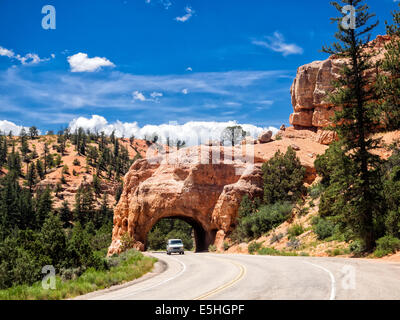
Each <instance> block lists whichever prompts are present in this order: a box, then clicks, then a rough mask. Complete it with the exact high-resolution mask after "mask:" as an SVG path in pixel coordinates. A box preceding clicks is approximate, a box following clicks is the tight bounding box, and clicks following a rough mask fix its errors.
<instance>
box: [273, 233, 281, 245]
mask: <svg viewBox="0 0 400 320" xmlns="http://www.w3.org/2000/svg"><path fill="white" fill-rule="evenodd" d="M283 237H284V235H283V233H278V234H276V233H274V234H273V235H272V237H271V241H270V244H274V243H275V242H279V241H281V240H282V238H283Z"/></svg>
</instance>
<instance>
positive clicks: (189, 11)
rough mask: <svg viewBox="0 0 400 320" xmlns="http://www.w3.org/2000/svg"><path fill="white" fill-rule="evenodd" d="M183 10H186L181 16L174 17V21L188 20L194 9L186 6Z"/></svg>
mask: <svg viewBox="0 0 400 320" xmlns="http://www.w3.org/2000/svg"><path fill="white" fill-rule="evenodd" d="M185 12H186V14H185V15H183V16H182V17H176V18H175V20H176V21H179V22H186V21H188V20H189V19H190V18H191V17H192V16H193V14H194V13H195V11H194V10H193V9H192V8H191V7H186V8H185Z"/></svg>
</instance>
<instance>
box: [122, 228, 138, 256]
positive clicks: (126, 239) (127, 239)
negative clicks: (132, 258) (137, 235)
mask: <svg viewBox="0 0 400 320" xmlns="http://www.w3.org/2000/svg"><path fill="white" fill-rule="evenodd" d="M134 245H135V240H134V239H133V238H132V237H131V236H130V235H129V233H128V232H125V233H124V234H123V235H122V237H121V251H122V252H124V251H127V250H129V249H132V248H133V246H134Z"/></svg>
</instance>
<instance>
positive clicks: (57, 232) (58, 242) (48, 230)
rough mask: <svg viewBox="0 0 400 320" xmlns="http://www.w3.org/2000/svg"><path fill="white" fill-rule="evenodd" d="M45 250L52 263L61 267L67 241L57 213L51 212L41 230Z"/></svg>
mask: <svg viewBox="0 0 400 320" xmlns="http://www.w3.org/2000/svg"><path fill="white" fill-rule="evenodd" d="M40 237H41V242H42V247H43V252H44V253H45V254H46V256H48V257H50V259H51V263H52V264H53V265H54V266H55V267H56V268H60V267H61V266H63V264H64V260H65V257H66V249H67V241H66V236H65V233H64V230H63V227H62V224H61V221H60V218H59V217H58V216H57V215H55V214H50V215H49V216H48V217H47V218H46V220H45V221H44V223H43V226H42V228H41V230H40Z"/></svg>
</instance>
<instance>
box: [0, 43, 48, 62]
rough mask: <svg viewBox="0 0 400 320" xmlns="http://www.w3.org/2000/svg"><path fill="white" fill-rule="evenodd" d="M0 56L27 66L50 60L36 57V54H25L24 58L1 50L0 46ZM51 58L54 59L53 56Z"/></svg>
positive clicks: (4, 49)
mask: <svg viewBox="0 0 400 320" xmlns="http://www.w3.org/2000/svg"><path fill="white" fill-rule="evenodd" d="M0 56H3V57H8V58H10V59H16V60H18V61H19V62H21V64H24V65H29V64H38V63H39V62H43V61H49V60H50V58H43V59H42V58H40V57H39V55H37V54H36V53H27V54H26V55H24V56H21V55H20V54H15V53H14V51H12V50H9V49H6V48H3V47H1V46H0ZM51 58H53V59H54V58H55V55H54V54H52V55H51Z"/></svg>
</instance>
